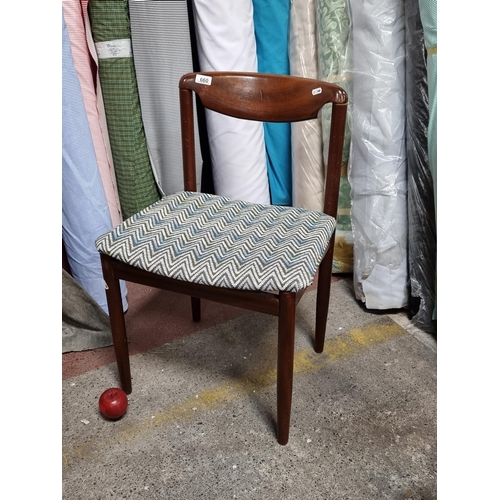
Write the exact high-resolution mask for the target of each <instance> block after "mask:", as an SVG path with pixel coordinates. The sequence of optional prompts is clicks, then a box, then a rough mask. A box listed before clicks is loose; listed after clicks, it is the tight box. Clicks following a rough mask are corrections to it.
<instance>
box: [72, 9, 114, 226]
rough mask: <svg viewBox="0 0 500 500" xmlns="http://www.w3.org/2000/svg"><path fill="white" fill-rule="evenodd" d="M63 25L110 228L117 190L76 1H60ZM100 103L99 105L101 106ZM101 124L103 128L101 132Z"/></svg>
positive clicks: (89, 57) (102, 114)
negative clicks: (88, 129) (103, 193)
mask: <svg viewBox="0 0 500 500" xmlns="http://www.w3.org/2000/svg"><path fill="white" fill-rule="evenodd" d="M62 7H63V14H64V21H65V23H66V29H67V30H68V35H69V40H70V43H71V53H72V55H73V62H74V65H75V69H76V73H77V75H78V80H79V81H80V86H81V89H82V96H83V102H84V104H85V111H86V113H87V118H88V120H89V126H90V132H91V134H92V142H93V143H94V149H95V153H96V158H97V165H98V166H99V173H100V174H101V179H102V184H103V187H104V192H105V193H106V200H107V202H108V206H109V212H110V214H111V221H112V223H113V226H116V225H117V224H120V222H122V214H121V209H120V202H119V200H118V189H117V187H116V177H115V171H114V167H113V161H112V156H111V150H110V149H108V148H109V137H106V136H107V134H108V129H107V126H106V125H105V124H106V116H105V113H104V108H103V107H102V106H100V104H99V103H98V95H97V92H96V87H95V83H94V76H93V71H92V70H93V68H92V65H93V61H92V59H91V56H90V51H89V48H88V46H87V37H86V32H85V25H84V19H83V12H82V5H81V4H80V1H79V0H63V2H62ZM101 103H102V102H101ZM103 124H104V128H103Z"/></svg>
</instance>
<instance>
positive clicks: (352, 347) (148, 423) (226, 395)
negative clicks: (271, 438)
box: [63, 316, 407, 467]
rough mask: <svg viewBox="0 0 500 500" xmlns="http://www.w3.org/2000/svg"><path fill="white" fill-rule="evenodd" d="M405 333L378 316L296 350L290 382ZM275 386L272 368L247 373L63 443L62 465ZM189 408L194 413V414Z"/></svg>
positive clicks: (383, 317)
mask: <svg viewBox="0 0 500 500" xmlns="http://www.w3.org/2000/svg"><path fill="white" fill-rule="evenodd" d="M406 333H407V332H406V330H404V329H403V328H402V327H401V326H399V325H398V324H397V323H395V322H394V321H393V320H392V319H390V318H389V317H387V316H382V317H381V318H380V319H378V320H376V321H373V322H371V323H368V324H366V325H364V326H362V327H360V328H354V329H352V330H349V331H347V332H345V333H342V334H341V335H339V336H338V337H335V338H332V339H328V340H326V341H325V347H324V350H323V353H322V354H317V353H315V352H314V351H313V350H312V349H305V350H302V351H297V352H296V353H295V359H294V380H296V379H297V378H298V377H300V376H304V375H307V374H310V373H314V372H317V371H319V370H321V369H324V368H326V367H328V366H331V365H332V364H333V363H337V362H339V361H342V360H346V359H349V358H352V357H354V356H356V355H358V354H360V353H361V352H363V351H366V350H368V349H371V348H372V347H374V346H376V345H379V344H383V343H385V342H388V341H390V340H393V339H396V338H398V337H402V336H404V335H406ZM275 384H276V368H272V369H268V370H265V371H258V372H251V373H249V374H247V378H246V379H244V380H233V381H230V382H227V383H226V384H224V385H220V386H218V387H215V388H209V389H206V390H204V391H202V392H200V393H198V394H197V395H194V396H192V397H191V398H189V399H188V400H185V401H183V402H182V403H179V404H176V405H174V406H168V407H165V409H164V410H163V411H162V412H161V413H160V414H156V415H155V418H154V419H149V418H148V419H143V420H140V421H137V422H133V421H132V420H131V421H130V422H129V423H127V425H125V426H124V427H122V428H121V429H120V430H119V431H118V432H117V433H116V434H113V435H110V436H109V437H107V438H106V440H105V442H104V441H103V440H101V441H100V442H97V439H91V440H88V441H85V442H80V443H78V442H73V443H66V444H65V446H64V448H66V449H69V451H67V452H63V466H64V467H66V466H68V465H69V463H70V462H71V461H72V460H73V459H75V458H84V457H91V456H95V454H96V453H97V454H98V453H99V451H100V450H101V449H103V450H108V449H109V447H110V446H120V445H124V444H126V443H128V442H131V441H133V440H135V439H137V438H139V437H141V436H144V435H145V434H146V433H148V432H150V431H152V430H154V429H155V428H156V429H157V428H158V427H163V426H166V425H169V424H172V423H174V422H176V423H179V422H186V421H188V420H190V419H192V418H195V417H196V418H200V412H202V411H211V410H213V409H215V408H217V407H219V406H221V405H222V404H227V403H230V402H231V401H233V400H234V399H235V398H239V397H244V396H246V395H248V394H252V393H258V392H264V391H266V390H268V389H269V388H270V387H272V386H273V385H275ZM193 408H196V410H197V411H196V412H194V411H193ZM292 411H293V408H292Z"/></svg>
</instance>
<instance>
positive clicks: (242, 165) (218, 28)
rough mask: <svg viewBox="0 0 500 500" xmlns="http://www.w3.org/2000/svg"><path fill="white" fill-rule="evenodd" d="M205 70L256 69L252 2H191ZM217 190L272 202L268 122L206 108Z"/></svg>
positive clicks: (253, 70)
mask: <svg viewBox="0 0 500 500" xmlns="http://www.w3.org/2000/svg"><path fill="white" fill-rule="evenodd" d="M193 6H194V19H195V26H196V37H197V43H198V53H199V60H200V68H201V71H247V72H257V49H256V42H255V31H254V23H253V6H252V1H251V0H238V1H236V0H231V1H228V0H193ZM206 116H207V133H208V140H209V145H210V156H211V160H212V172H213V179H214V186H215V193H216V194H218V195H222V196H229V197H231V198H239V199H242V200H246V201H250V202H254V203H270V195H269V182H268V177H267V164H266V151H265V143H264V126H263V124H262V123H261V122H254V121H247V120H239V119H236V118H231V117H228V116H225V115H221V114H220V113H215V112H213V111H210V110H206Z"/></svg>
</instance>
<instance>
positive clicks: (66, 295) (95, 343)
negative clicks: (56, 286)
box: [62, 269, 113, 353]
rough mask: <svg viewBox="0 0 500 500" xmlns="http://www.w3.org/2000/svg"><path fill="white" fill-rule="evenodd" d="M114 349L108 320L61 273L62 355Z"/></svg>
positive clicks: (92, 302)
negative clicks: (104, 348) (106, 348)
mask: <svg viewBox="0 0 500 500" xmlns="http://www.w3.org/2000/svg"><path fill="white" fill-rule="evenodd" d="M111 345H113V338H112V335H111V326H110V324H109V316H108V315H107V314H106V313H105V312H104V311H103V310H102V309H101V307H99V304H97V302H96V301H95V300H94V299H93V298H92V297H91V296H90V295H89V294H88V293H87V291H86V290H85V289H84V288H83V287H82V286H80V284H79V283H78V282H77V281H76V280H74V279H73V277H72V276H71V275H70V274H68V273H67V272H66V271H65V270H64V269H63V270H62V352H63V353H65V352H74V351H86V350H88V349H99V348H100V347H108V346H111Z"/></svg>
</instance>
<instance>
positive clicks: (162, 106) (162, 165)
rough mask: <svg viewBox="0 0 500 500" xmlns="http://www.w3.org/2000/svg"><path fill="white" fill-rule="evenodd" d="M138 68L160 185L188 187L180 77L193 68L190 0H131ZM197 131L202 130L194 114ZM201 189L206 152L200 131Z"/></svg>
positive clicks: (148, 136) (162, 187) (174, 188)
mask: <svg viewBox="0 0 500 500" xmlns="http://www.w3.org/2000/svg"><path fill="white" fill-rule="evenodd" d="M129 12H130V29H131V33H132V49H133V53H134V67H135V72H136V78H137V86H138V89H139V98H140V102H141V112H142V120H143V123H144V130H145V134H146V139H147V143H148V148H149V152H150V155H151V160H152V161H151V164H152V168H153V170H154V172H155V177H156V179H157V180H158V187H159V188H160V190H161V192H162V193H163V194H165V195H169V194H173V193H175V192H177V191H182V190H183V189H184V180H183V174H182V143H181V129H180V104H179V80H180V78H181V76H182V75H184V74H185V73H190V72H192V71H193V60H192V56H191V38H190V33H189V20H188V9H187V4H186V0H129ZM195 130H197V123H196V115H195ZM195 141H196V142H195V151H196V166H197V181H198V189H199V188H200V184H201V166H202V160H201V152H200V144H199V138H198V135H197V134H196V135H195Z"/></svg>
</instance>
